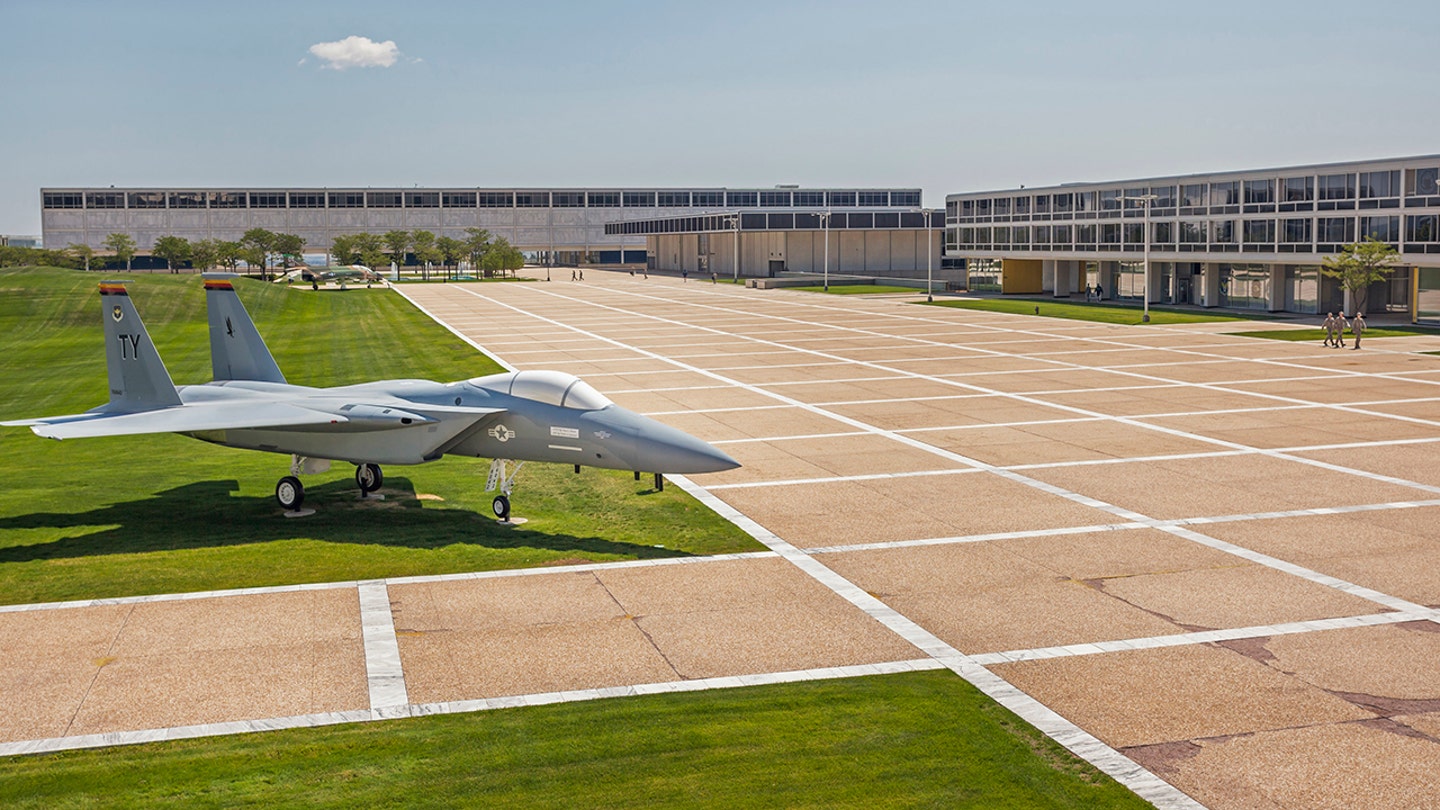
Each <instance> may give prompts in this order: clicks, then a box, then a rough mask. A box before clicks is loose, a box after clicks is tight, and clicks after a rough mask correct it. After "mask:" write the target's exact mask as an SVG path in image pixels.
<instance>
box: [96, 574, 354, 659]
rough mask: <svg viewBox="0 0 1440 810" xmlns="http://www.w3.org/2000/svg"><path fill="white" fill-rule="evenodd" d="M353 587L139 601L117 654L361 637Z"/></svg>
mask: <svg viewBox="0 0 1440 810" xmlns="http://www.w3.org/2000/svg"><path fill="white" fill-rule="evenodd" d="M359 604H360V603H359V597H358V596H357V594H356V591H355V590H354V589H353V588H331V589H326V590H317V591H294V592H289V593H272V594H256V595H244V596H225V597H216V598H211V599H188V600H183V601H176V602H146V603H141V604H138V605H135V606H134V611H133V612H132V613H131V615H130V617H129V619H128V620H126V622H125V627H124V629H123V630H122V631H121V632H120V634H119V636H118V637H117V638H116V639H115V644H114V647H113V648H112V651H111V654H112V655H115V656H118V657H122V658H125V657H129V656H158V655H166V654H169V653H190V652H194V651H200V650H225V649H250V648H258V647H264V646H280V645H288V644H305V643H312V642H319V641H339V640H349V641H354V642H356V643H357V644H358V643H359V639H360V619H359Z"/></svg>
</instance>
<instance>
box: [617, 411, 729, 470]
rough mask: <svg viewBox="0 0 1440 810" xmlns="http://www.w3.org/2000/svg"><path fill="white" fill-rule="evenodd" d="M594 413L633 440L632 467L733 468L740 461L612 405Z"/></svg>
mask: <svg viewBox="0 0 1440 810" xmlns="http://www.w3.org/2000/svg"><path fill="white" fill-rule="evenodd" d="M602 415H603V416H602ZM591 416H592V417H595V418H597V421H598V419H602V418H603V419H604V421H605V422H606V423H607V424H609V425H610V426H611V427H612V428H613V429H614V430H615V431H617V432H618V431H624V433H625V434H627V435H628V436H630V437H631V441H632V442H633V448H634V449H633V451H632V452H633V455H631V456H630V457H629V459H628V461H629V462H630V469H633V470H639V471H642V472H656V473H666V474H674V475H688V474H693V473H707V472H720V471H722V470H733V469H735V468H736V467H739V466H740V462H738V461H736V460H735V459H733V458H731V457H730V456H728V455H726V454H724V453H722V452H720V451H719V450H716V449H715V448H714V447H712V446H710V444H709V443H707V442H703V441H701V440H700V439H697V438H695V437H694V436H691V435H690V434H688V433H686V432H684V431H683V430H677V429H675V428H673V427H670V426H669V425H664V424H661V423H659V422H656V421H655V420H654V419H650V418H649V417H645V416H641V415H639V414H637V413H633V412H631V411H626V410H624V409H622V408H619V407H616V406H612V407H610V408H606V409H605V410H604V411H601V412H599V414H592V415H591Z"/></svg>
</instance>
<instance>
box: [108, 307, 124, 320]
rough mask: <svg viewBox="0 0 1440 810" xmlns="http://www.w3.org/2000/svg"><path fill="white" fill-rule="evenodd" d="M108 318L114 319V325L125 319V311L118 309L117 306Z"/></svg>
mask: <svg viewBox="0 0 1440 810" xmlns="http://www.w3.org/2000/svg"><path fill="white" fill-rule="evenodd" d="M110 317H112V318H114V319H115V322H116V323H119V322H120V319H121V318H123V317H125V311H124V310H122V309H120V307H119V305H116V306H115V307H114V308H113V309H111V310H110Z"/></svg>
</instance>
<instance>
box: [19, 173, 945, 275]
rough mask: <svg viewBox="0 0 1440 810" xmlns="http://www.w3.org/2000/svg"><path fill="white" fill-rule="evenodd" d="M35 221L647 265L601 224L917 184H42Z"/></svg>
mask: <svg viewBox="0 0 1440 810" xmlns="http://www.w3.org/2000/svg"><path fill="white" fill-rule="evenodd" d="M40 193H41V226H42V228H43V230H44V235H43V238H44V242H45V244H46V245H47V246H49V247H52V248H57V249H59V248H64V247H66V246H67V245H70V244H88V245H90V246H91V247H93V248H96V249H100V247H101V243H102V242H103V241H104V240H105V237H106V236H108V235H109V234H111V233H117V232H119V233H128V234H130V235H131V236H132V237H134V239H135V241H136V244H137V246H138V247H139V251H140V253H141V254H142V255H143V254H145V253H148V251H149V249H150V248H151V246H152V245H153V244H154V242H155V240H156V239H157V238H159V237H161V236H182V237H184V238H186V239H189V240H191V241H194V240H199V239H225V240H236V239H239V238H240V235H241V234H243V233H244V232H245V231H247V230H249V229H250V228H266V229H268V230H271V231H278V232H284V233H294V234H298V235H300V236H301V237H303V238H304V239H305V245H306V251H307V252H315V253H324V252H326V251H328V250H329V248H330V245H331V243H332V240H333V239H334V238H335V237H336V236H339V235H341V234H348V233H359V232H362V231H368V232H370V233H384V232H386V231H391V230H422V229H423V230H429V231H432V232H434V233H435V234H436V235H437V236H452V237H455V238H461V237H463V236H464V235H465V229H466V228H484V229H486V230H488V231H490V233H491V234H493V235H495V236H499V237H504V238H505V239H508V240H509V241H510V243H511V244H513V245H515V246H516V247H518V248H520V249H521V250H522V251H524V252H526V253H528V254H531V256H532V257H534V258H537V259H538V258H541V257H545V256H548V257H550V258H551V259H552V260H553V261H555V262H557V263H561V264H578V263H594V264H618V263H621V262H637V263H638V262H643V261H645V260H646V244H645V237H644V236H643V235H640V234H635V233H630V232H627V231H620V230H617V231H614V232H610V233H607V232H606V229H605V225H606V224H607V223H614V222H624V221H630V220H648V219H654V218H657V217H688V216H697V215H703V214H708V213H714V212H719V211H737V210H741V211H743V210H749V209H765V210H772V211H775V210H780V211H784V210H792V209H801V210H811V211H817V210H825V209H833V210H841V211H844V210H849V209H855V208H859V209H864V210H880V211H889V210H897V209H898V210H910V209H914V208H916V207H917V206H919V205H920V189H918V188H899V189H889V188H882V189H873V188H872V189H859V188H849V189H835V188H800V187H798V186H777V187H774V188H743V189H732V188H608V189H593V188H566V189H560V188H542V189H533V188H532V189H503V188H444V189H430V188H379V189H377V188H349V189H345V188H263V189H255V188H248V189H247V188H45V189H41V192H40Z"/></svg>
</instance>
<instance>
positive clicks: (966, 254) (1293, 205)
mask: <svg viewBox="0 0 1440 810" xmlns="http://www.w3.org/2000/svg"><path fill="white" fill-rule="evenodd" d="M1437 181H1440V156H1426V157H1413V158H1395V159H1385V160H1372V161H1356V162H1349V163H1332V164H1324V165H1312V166H1292V167H1285V168H1277V169H1260V170H1252V171H1237V172H1216V173H1211V174H1203V175H1184V176H1171V177H1155V178H1143V179H1137V180H1125V181H1113V182H1107V183H1073V184H1064V185H1057V186H1049V187H1043V188H1025V189H1016V190H1009V191H988V192H974V193H966V194H951V195H948V196H947V197H946V198H945V213H946V232H945V243H946V244H945V249H946V253H947V255H948V256H949V257H951V258H956V257H958V258H963V259H965V260H966V264H967V265H968V266H969V267H971V268H972V276H974V277H975V283H972V285H971V286H972V289H977V290H978V289H999V290H1000V291H1003V292H1015V293H1032V294H1034V293H1053V294H1054V295H1056V296H1062V297H1063V296H1068V295H1072V294H1083V292H1084V290H1085V289H1086V288H1089V289H1094V287H1095V286H1096V285H1099V286H1100V288H1101V290H1102V293H1103V295H1104V297H1105V298H1117V299H1122V300H1127V299H1128V300H1136V301H1138V300H1140V299H1141V298H1142V297H1144V295H1145V291H1146V289H1147V287H1148V290H1149V297H1150V301H1151V302H1152V303H1183V304H1198V305H1201V306H1207V307H1210V306H1218V307H1232V308H1239V309H1257V310H1269V311H1281V310H1284V311H1290V312H1302V313H1318V312H1323V311H1326V310H1339V309H1342V308H1343V309H1345V310H1346V311H1353V308H1354V305H1355V302H1354V301H1350V300H1347V296H1346V294H1345V292H1344V291H1343V290H1342V289H1341V288H1340V285H1339V283H1338V282H1337V281H1335V280H1334V279H1330V278H1326V277H1324V276H1322V275H1321V274H1320V265H1321V262H1322V261H1323V260H1324V258H1325V257H1326V256H1330V255H1333V254H1335V253H1336V252H1337V251H1339V250H1340V248H1341V247H1342V246H1343V245H1345V244H1348V243H1351V242H1355V241H1357V240H1363V239H1365V238H1367V237H1373V238H1375V239H1379V240H1381V241H1383V242H1387V243H1389V244H1390V245H1392V246H1393V247H1395V248H1396V249H1397V250H1399V251H1400V253H1401V256H1402V259H1403V262H1402V265H1401V266H1400V268H1399V269H1398V270H1397V271H1396V272H1395V273H1394V274H1393V275H1392V277H1391V278H1390V280H1389V281H1387V282H1382V283H1379V284H1376V285H1374V286H1373V287H1372V288H1371V289H1370V290H1369V291H1368V294H1367V299H1368V300H1367V301H1366V308H1367V309H1368V310H1370V311H1374V312H1386V311H1389V312H1405V313H1410V314H1411V315H1412V317H1414V318H1416V319H1424V320H1430V319H1436V318H1440V187H1437ZM1147 203H1148V207H1149V210H1148V211H1147V210H1146V206H1147ZM1147 223H1148V231H1147V227H1146V226H1147ZM1147 239H1148V242H1149V249H1150V273H1149V278H1148V284H1147V278H1146V276H1145V271H1144V264H1143V261H1142V255H1143V253H1144V251H1145V246H1146V244H1145V243H1146V240H1147ZM1036 262H1038V263H1039V266H1040V272H1039V273H1035V272H1033V269H1034V264H1035V263H1036ZM1012 270H1013V272H1012Z"/></svg>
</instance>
